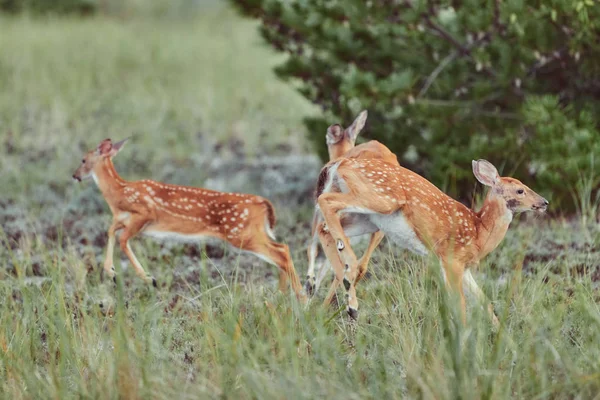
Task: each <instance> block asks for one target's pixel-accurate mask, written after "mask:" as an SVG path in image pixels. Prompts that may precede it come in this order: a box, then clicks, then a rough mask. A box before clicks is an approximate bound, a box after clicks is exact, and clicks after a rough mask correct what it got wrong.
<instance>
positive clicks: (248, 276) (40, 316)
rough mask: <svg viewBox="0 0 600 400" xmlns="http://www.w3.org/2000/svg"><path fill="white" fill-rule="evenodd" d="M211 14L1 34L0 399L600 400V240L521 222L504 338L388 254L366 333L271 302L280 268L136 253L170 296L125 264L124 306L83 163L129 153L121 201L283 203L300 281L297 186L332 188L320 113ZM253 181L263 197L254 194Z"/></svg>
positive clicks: (491, 264) (366, 296)
mask: <svg viewBox="0 0 600 400" xmlns="http://www.w3.org/2000/svg"><path fill="white" fill-rule="evenodd" d="M176 3H177V2H172V4H174V5H173V7H175V5H176ZM152 4H154V2H152ZM125 5H126V6H127V9H128V10H136V8H135V7H134V5H131V3H126V4H125ZM140 7H141V6H140ZM157 7H158V6H157ZM182 7H183V6H182ZM182 9H184V7H183V8H182ZM199 10H201V12H198V13H193V14H188V15H185V18H183V19H177V18H178V17H176V13H175V12H174V13H173V14H169V15H170V17H169V18H157V14H155V13H154V12H150V11H148V10H146V11H147V13H142V12H141V13H139V14H138V13H137V12H132V14H128V13H126V14H125V16H124V15H122V14H120V13H118V14H117V15H118V17H114V16H112V14H108V15H102V14H99V15H93V16H90V17H87V18H83V19H79V18H76V17H75V16H72V15H71V16H67V17H61V18H58V17H56V16H47V17H43V18H39V17H31V16H23V15H17V16H0V87H2V91H0V171H2V172H1V173H0V187H2V192H1V194H0V298H1V299H2V301H0V398H10V399H30V398H60V399H69V398H115V399H116V398H156V399H163V398H168V399H173V398H193V399H196V398H199V397H200V398H261V399H263V398H264V399H270V398H278V399H280V398H311V399H312V398H320V397H323V398H325V397H327V398H344V399H354V398H356V399H358V398H416V397H419V398H458V397H461V398H474V399H475V398H573V397H579V398H592V397H593V396H596V395H597V393H598V392H599V391H600V385H599V384H598V382H600V309H599V306H598V304H600V303H599V300H600V297H599V295H600V294H599V291H598V284H597V282H598V280H600V268H599V267H598V266H599V265H600V234H599V231H598V228H597V226H596V225H595V223H594V221H593V220H590V219H587V220H585V223H584V218H577V219H575V220H562V219H556V220H550V219H535V220H523V221H516V222H515V224H514V225H513V226H512V227H511V229H510V231H509V234H508V235H507V238H506V239H505V241H504V242H503V243H502V244H501V245H500V247H499V248H498V249H497V250H496V251H495V252H493V253H492V254H491V255H490V256H489V257H488V258H487V259H486V261H485V263H483V265H482V266H481V268H480V270H479V271H477V273H476V274H475V279H476V280H477V281H478V282H479V283H480V284H481V286H482V288H483V290H484V291H485V292H486V293H487V294H488V296H489V297H490V298H491V299H492V300H493V302H494V305H495V308H496V311H497V312H498V314H499V316H500V319H501V321H503V323H504V329H502V330H501V331H499V332H492V330H491V326H490V324H489V321H488V320H487V316H486V313H485V312H484V311H483V310H481V309H480V308H479V307H477V306H475V305H473V304H472V303H469V304H470V305H469V307H468V312H469V325H468V327H467V328H466V329H463V328H462V327H461V326H460V324H458V325H457V324H456V321H459V319H458V318H456V316H455V315H454V311H453V310H456V307H455V306H454V304H453V302H452V299H450V300H447V299H446V298H445V291H444V290H442V289H443V287H442V285H441V284H440V283H439V281H438V278H439V275H438V271H439V270H438V268H439V267H438V265H437V263H436V262H435V261H434V260H427V259H420V258H416V257H412V256H410V255H408V254H406V253H405V252H402V251H399V250H398V249H397V248H395V247H393V246H389V245H387V244H386V243H384V245H383V246H382V247H381V249H380V250H378V251H377V252H376V253H375V255H374V259H373V263H372V265H371V268H370V271H371V274H370V276H369V277H368V278H367V279H365V281H364V282H361V285H360V286H359V287H358V295H359V297H360V299H361V303H360V316H359V322H358V324H357V325H356V326H355V325H349V323H348V320H347V319H346V317H345V315H344V313H343V312H340V313H337V312H336V309H335V308H334V309H327V308H323V307H321V305H320V300H321V299H322V297H323V296H324V294H325V292H326V290H325V289H326V288H321V289H320V291H319V293H318V298H317V299H315V301H313V302H312V303H311V304H309V306H308V307H306V308H304V307H302V306H300V305H299V304H297V302H296V301H295V300H294V298H293V296H291V295H289V296H288V295H282V294H280V293H279V292H277V290H276V287H277V284H276V277H277V271H276V270H275V269H274V268H273V267H271V266H268V265H266V264H265V263H263V262H261V261H260V260H258V259H257V258H256V257H253V256H244V255H240V254H237V253H236V252H228V251H224V250H223V249H222V248H221V247H219V246H212V245H182V244H169V243H158V242H154V241H151V240H147V239H143V238H139V239H134V240H133V241H132V242H133V244H132V245H133V247H134V250H135V252H136V254H137V255H138V256H139V258H140V261H141V262H142V264H143V265H144V266H145V267H147V268H148V270H149V271H151V272H152V274H153V275H154V276H155V277H156V278H157V279H158V281H159V288H158V289H156V290H154V289H152V288H151V287H148V286H147V285H145V284H144V283H143V282H141V280H140V279H139V278H137V277H136V276H135V274H134V273H133V271H132V269H131V268H128V264H127V262H126V261H125V257H124V256H123V254H122V253H121V252H120V251H117V252H116V257H115V266H116V268H117V269H118V270H119V269H120V271H118V273H119V276H120V277H121V279H120V280H119V281H118V282H119V285H118V286H117V287H115V286H114V285H113V283H112V282H111V281H109V280H108V279H105V277H104V276H103V275H102V273H101V266H102V261H103V258H104V254H103V252H104V247H105V244H106V228H107V227H108V224H109V221H110V216H109V210H108V209H107V207H106V205H105V203H104V201H103V200H102V198H101V195H100V193H99V191H98V190H97V188H95V187H94V185H93V183H92V182H91V181H90V182H84V183H81V184H75V183H74V182H72V181H71V179H70V177H71V174H72V173H73V171H74V170H75V168H76V167H77V165H78V164H79V162H80V161H79V160H80V158H81V155H82V154H83V152H84V151H86V150H88V149H90V148H92V147H93V146H95V145H96V144H97V143H99V142H100V141H101V140H102V139H104V138H105V137H113V138H115V139H118V138H122V137H126V136H130V135H134V137H133V139H132V140H131V141H130V143H128V144H127V147H125V148H124V149H123V151H122V152H121V153H120V154H119V156H118V157H116V158H115V164H116V167H117V170H118V171H119V172H120V173H121V174H122V175H123V176H124V177H125V178H127V179H136V178H142V177H152V178H155V179H160V180H165V181H169V182H173V183H179V184H190V185H197V186H205V185H206V186H210V185H215V186H218V187H225V188H227V189H228V190H235V189H236V188H238V186H236V185H237V184H238V183H239V184H242V183H243V184H252V185H254V186H253V187H251V188H250V189H249V190H251V191H254V192H256V193H259V194H265V192H264V191H265V190H267V189H272V188H275V189H279V188H281V187H284V190H285V191H286V192H285V193H287V194H285V193H284V192H281V193H282V194H281V198H280V199H279V200H277V198H276V199H275V200H276V201H275V203H276V209H277V214H278V220H279V222H278V226H277V230H276V233H277V236H278V237H279V238H282V239H284V240H285V241H286V242H287V243H288V244H289V245H290V247H291V248H292V250H293V254H292V255H293V258H294V261H295V264H296V268H297V270H298V272H299V273H300V274H301V275H302V274H303V273H304V271H306V267H307V266H306V255H305V249H304V246H305V244H306V240H307V238H308V236H309V224H310V216H311V210H312V209H311V206H312V204H311V202H312V200H311V197H310V191H311V189H312V188H311V187H306V188H305V189H302V190H301V189H297V191H289V190H288V186H287V184H288V183H289V182H288V181H294V182H296V183H298V182H300V183H302V182H304V181H303V180H302V179H304V177H307V178H308V180H309V181H312V180H314V179H315V177H316V174H317V172H318V167H319V166H318V165H317V164H316V163H315V162H314V158H312V157H311V156H310V155H303V156H298V154H305V153H306V152H307V150H308V144H307V143H306V141H305V138H304V137H305V134H306V131H305V128H304V127H303V123H302V118H303V117H305V116H312V117H315V116H316V115H318V113H317V112H316V110H315V109H314V107H313V106H311V105H310V104H309V103H308V102H307V101H306V100H304V99H302V97H301V96H299V95H298V94H297V93H295V92H294V91H293V89H292V88H290V87H289V86H288V85H285V84H284V83H281V82H279V81H277V79H275V77H274V75H273V73H272V72H271V68H272V67H273V65H275V64H279V63H281V62H282V61H283V59H282V57H281V56H279V55H277V54H273V53H271V52H270V51H268V50H267V49H265V48H264V46H262V45H261V41H260V38H259V37H258V36H257V35H256V34H255V31H256V28H257V25H256V24H255V23H254V22H253V21H250V20H243V19H241V18H240V17H238V16H236V14H235V13H234V12H233V11H231V10H230V9H228V8H227V7H226V6H225V5H224V4H222V3H218V2H213V3H209V4H207V5H202V6H200V8H199ZM375 115H376V114H375ZM551 118H560V115H559V114H553V115H552V116H551ZM336 121H337V120H336ZM344 122H345V121H344ZM311 132H312V131H311ZM317 133H319V132H317V131H315V135H316V134H317ZM319 135H321V139H322V140H324V136H325V131H320V133H319ZM297 157H299V158H297ZM292 162H296V164H293V163H292ZM469 162H470V160H469ZM272 164H274V165H275V166H272ZM231 165H233V167H235V168H237V169H230V166H231ZM250 169H256V170H258V171H260V175H261V177H264V180H265V181H264V182H262V181H254V180H250V181H249V182H241V183H240V182H238V179H237V177H238V176H242V177H246V176H248V175H245V174H246V173H247V171H248V170H250ZM223 171H225V172H223ZM232 171H233V172H232ZM516 175H517V176H518V175H519V173H518V172H517V173H516ZM215 176H216V178H215ZM250 176H254V175H250ZM471 179H472V178H471ZM594 179H595V176H594V175H593V174H590V176H589V178H588V182H593V180H594ZM257 182H258V183H257ZM300 183H298V184H299V185H300ZM302 184H303V185H304V183H302ZM591 185H592V184H590V183H588V184H587V185H583V186H582V188H581V193H585V192H586V190H590V189H589V188H590V187H591ZM532 186H533V188H534V189H536V190H537V189H538V188H537V186H536V185H535V184H534V185H532ZM245 187H246V186H244V188H245ZM294 190H296V189H294ZM544 195H546V193H544ZM286 196H287V197H286ZM580 204H581V209H582V210H590V209H591V208H593V204H590V203H589V202H587V203H586V202H585V201H581V202H580ZM587 215H588V214H587V213H586V212H582V213H581V216H582V217H583V216H587ZM363 248H364V245H363ZM358 251H360V248H359V250H358ZM119 258H120V260H121V262H119Z"/></svg>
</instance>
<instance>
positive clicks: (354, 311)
mask: <svg viewBox="0 0 600 400" xmlns="http://www.w3.org/2000/svg"><path fill="white" fill-rule="evenodd" d="M348 316H349V317H350V318H351V319H353V320H354V321H356V320H357V319H358V310H357V309H356V308H352V307H348Z"/></svg>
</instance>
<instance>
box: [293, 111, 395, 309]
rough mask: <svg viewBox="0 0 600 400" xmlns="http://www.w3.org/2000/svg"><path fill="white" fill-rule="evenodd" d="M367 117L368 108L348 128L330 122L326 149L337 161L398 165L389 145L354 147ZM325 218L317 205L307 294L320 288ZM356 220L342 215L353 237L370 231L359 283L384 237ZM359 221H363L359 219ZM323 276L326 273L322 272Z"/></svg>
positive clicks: (331, 157) (371, 142)
mask: <svg viewBox="0 0 600 400" xmlns="http://www.w3.org/2000/svg"><path fill="white" fill-rule="evenodd" d="M366 119H367V111H366V110H365V111H362V112H361V113H360V114H359V115H358V117H357V118H356V119H355V120H354V122H353V123H352V125H350V126H349V127H348V128H346V129H343V128H342V127H341V126H340V125H331V126H330V127H329V128H328V129H327V136H326V142H327V149H328V151H329V157H330V160H336V159H338V158H340V157H342V156H343V157H345V158H357V159H369V158H371V159H382V160H385V161H387V162H389V163H392V164H395V165H399V164H398V159H397V158H396V155H394V153H392V152H391V151H390V150H389V149H388V148H387V147H385V146H384V145H383V144H381V143H379V142H377V141H375V140H372V141H370V142H367V143H364V144H360V145H358V146H356V147H355V142H356V138H357V136H358V134H359V133H360V131H361V130H362V128H363V127H364V126H365V122H366ZM324 184H325V182H324V181H319V182H318V183H317V191H323V187H322V186H323V185H324ZM322 221H323V218H322V216H321V213H320V212H319V210H318V207H317V205H316V204H315V211H314V215H313V220H312V227H311V237H312V239H311V243H310V245H309V247H308V251H307V252H308V271H307V274H306V283H305V288H306V292H307V293H308V294H314V292H315V291H316V289H317V288H318V286H319V284H320V281H317V278H316V274H315V270H319V269H322V268H323V263H324V259H322V258H320V257H319V255H320V253H319V235H318V230H317V227H318V225H319V224H320V223H321V222H322ZM356 222H357V221H355V218H352V217H343V216H342V217H341V223H342V226H343V227H344V230H347V231H349V232H351V233H352V234H353V235H354V236H358V235H360V234H369V233H370V234H371V239H370V241H369V246H368V248H367V250H366V251H365V254H363V256H362V258H361V259H360V261H359V263H358V275H357V277H356V282H358V281H359V280H360V279H361V278H362V277H363V276H364V275H365V274H366V272H367V267H368V264H369V260H370V258H371V255H372V254H373V251H374V250H375V249H376V248H377V246H378V245H379V243H380V242H381V240H382V239H383V233H382V232H380V231H378V230H377V229H375V230H364V229H362V224H360V223H358V224H356ZM358 222H360V221H358ZM354 226H356V227H358V228H359V231H356V229H354V228H353V227H354ZM319 275H320V276H321V277H322V276H323V274H319ZM337 286H338V282H337V281H336V280H334V282H333V284H332V286H331V288H330V290H329V294H328V295H327V297H326V299H325V303H329V302H330V301H331V300H332V298H333V296H334V295H335V290H336V288H337Z"/></svg>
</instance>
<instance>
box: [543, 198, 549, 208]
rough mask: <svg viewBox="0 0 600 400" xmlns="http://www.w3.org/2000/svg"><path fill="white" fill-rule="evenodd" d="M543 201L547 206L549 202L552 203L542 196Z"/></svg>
mask: <svg viewBox="0 0 600 400" xmlns="http://www.w3.org/2000/svg"><path fill="white" fill-rule="evenodd" d="M542 202H543V203H544V205H545V206H547V205H548V204H550V203H548V200H546V199H544V198H543V197H542Z"/></svg>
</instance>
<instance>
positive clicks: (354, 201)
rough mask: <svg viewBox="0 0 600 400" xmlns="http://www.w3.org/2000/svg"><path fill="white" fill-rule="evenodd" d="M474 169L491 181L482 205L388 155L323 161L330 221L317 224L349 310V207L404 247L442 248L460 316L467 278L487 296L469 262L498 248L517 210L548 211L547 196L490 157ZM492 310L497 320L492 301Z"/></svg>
mask: <svg viewBox="0 0 600 400" xmlns="http://www.w3.org/2000/svg"><path fill="white" fill-rule="evenodd" d="M473 172H474V174H475V177H476V178H477V179H478V180H479V181H480V182H481V183H483V184H484V185H486V186H489V187H490V190H489V193H488V195H487V198H486V199H485V202H484V204H483V207H482V208H481V210H480V211H479V212H475V211H473V210H471V209H469V208H467V207H465V206H464V205H463V204H461V203H459V202H457V201H455V200H453V199H452V198H450V197H449V196H447V195H446V194H445V193H443V192H442V191H440V190H439V189H438V188H437V187H435V186H434V185H433V184H432V183H430V182H429V181H428V180H426V179H425V178H423V177H421V176H419V175H418V174H416V173H414V172H412V171H410V170H408V169H406V168H402V167H400V166H398V165H394V164H391V163H389V162H386V161H385V160H380V159H348V158H343V159H340V160H338V161H334V162H331V163H329V164H328V165H326V166H325V167H324V168H323V170H322V171H321V177H320V181H323V182H324V184H323V185H322V191H321V192H319V193H317V194H318V205H319V208H320V210H321V213H322V215H323V218H324V220H325V222H324V223H323V224H321V225H319V227H318V228H317V229H318V235H319V239H320V241H321V245H322V247H323V249H324V251H325V253H326V255H327V258H328V259H329V261H330V262H331V264H332V266H333V268H334V271H335V274H336V279H337V281H338V282H343V283H344V286H345V288H346V290H347V298H348V313H349V314H350V316H351V317H354V318H356V317H357V315H358V311H357V310H358V301H357V298H356V292H355V283H356V277H357V264H358V261H357V259H356V256H355V254H354V252H353V250H352V248H351V247H350V242H349V240H348V235H347V234H346V233H345V230H344V227H343V223H342V219H343V218H346V217H347V216H348V215H356V216H359V217H360V218H361V220H362V221H363V225H364V226H365V228H364V229H379V230H380V231H382V232H383V233H384V234H385V235H386V236H387V237H388V238H389V239H390V240H392V241H393V242H395V243H397V244H398V245H400V246H402V247H404V248H407V249H409V250H412V251H413V252H415V253H418V254H422V255H425V254H428V253H433V254H434V255H435V256H437V257H438V258H439V260H440V261H441V263H442V266H443V269H444V272H445V278H446V282H447V284H448V285H449V286H450V287H451V288H453V289H455V290H456V291H457V292H458V293H459V294H460V299H461V306H462V312H463V321H464V319H465V318H466V314H465V300H464V293H463V287H462V284H463V278H464V282H465V283H466V284H467V286H468V288H469V289H470V290H471V291H473V293H474V294H475V295H477V296H478V297H479V298H480V299H482V300H483V299H484V297H485V296H484V295H483V292H482V291H481V289H479V287H478V286H477V284H476V283H475V281H474V280H473V277H472V276H471V274H470V272H469V270H466V268H468V267H470V266H471V265H476V264H478V263H479V261H480V260H481V259H482V258H484V257H485V256H486V255H487V254H489V253H490V252H491V251H492V250H494V249H495V248H496V246H497V245H498V244H499V243H500V241H501V240H502V239H503V238H504V235H505V234H506V231H507V229H508V226H509V224H510V222H511V220H512V217H513V213H515V212H522V211H529V210H538V211H545V210H546V208H547V206H548V201H547V200H546V199H544V198H543V197H541V196H540V195H538V194H537V193H535V192H534V191H533V190H531V189H529V188H528V187H527V186H525V185H524V184H523V183H521V182H520V181H518V180H516V179H513V178H501V177H500V176H499V175H498V172H497V170H496V168H495V167H494V166H493V165H492V164H490V163H489V162H487V161H485V160H479V161H473ZM342 187H343V188H344V191H343V193H342V191H341V188H342ZM340 214H341V215H343V217H340ZM488 311H489V313H490V315H491V317H492V319H493V321H494V323H495V324H496V323H497V318H496V316H495V314H494V312H493V309H492V307H491V304H489V305H488Z"/></svg>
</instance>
